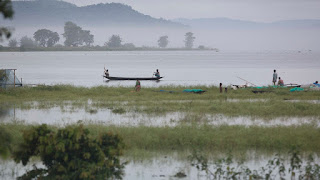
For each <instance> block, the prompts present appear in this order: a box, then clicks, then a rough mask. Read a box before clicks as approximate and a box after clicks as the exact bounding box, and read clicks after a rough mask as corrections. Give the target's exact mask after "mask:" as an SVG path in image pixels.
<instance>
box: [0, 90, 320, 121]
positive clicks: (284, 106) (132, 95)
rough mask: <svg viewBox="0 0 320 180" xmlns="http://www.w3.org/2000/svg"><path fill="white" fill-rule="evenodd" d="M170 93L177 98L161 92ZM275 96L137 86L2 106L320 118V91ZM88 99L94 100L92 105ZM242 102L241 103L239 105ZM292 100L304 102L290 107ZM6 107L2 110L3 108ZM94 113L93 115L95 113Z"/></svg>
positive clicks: (36, 94)
mask: <svg viewBox="0 0 320 180" xmlns="http://www.w3.org/2000/svg"><path fill="white" fill-rule="evenodd" d="M184 89H203V90H206V91H207V92H206V93H203V94H193V93H183V92H182V91H183V90H184ZM160 90H170V91H174V92H173V93H168V92H160ZM266 90H269V91H272V92H271V93H262V94H254V93H252V92H251V91H252V89H240V90H229V92H228V93H227V94H225V93H223V94H220V93H219V89H218V88H217V87H213V86H193V87H184V86H165V87H159V88H143V89H142V90H141V91H140V92H134V91H133V87H103V86H98V87H92V88H85V87H75V86H70V85H56V86H38V87H24V88H15V89H9V90H1V91H0V103H1V104H2V106H5V107H8V106H9V105H14V106H15V107H18V108H21V109H28V108H39V109H49V108H51V107H54V106H60V107H61V108H62V109H63V108H64V107H66V106H68V105H69V106H72V108H85V109H86V110H87V111H88V112H93V113H94V111H95V110H97V109H103V108H108V109H112V110H113V111H114V113H120V114H121V113H125V112H133V113H143V114H151V115H163V114H165V113H170V112H188V113H189V112H191V113H196V114H203V113H206V114H224V115H226V116H250V117H259V118H265V119H270V118H276V117H320V111H319V109H320V104H314V103H308V102H303V101H304V100H320V92H319V91H306V92H289V88H268V89H266ZM88 100H90V101H92V103H91V104H89V103H88ZM234 100H236V101H234ZM287 100H301V101H302V102H295V103H293V102H289V101H287ZM0 108H1V107H0ZM90 110H93V111H90Z"/></svg>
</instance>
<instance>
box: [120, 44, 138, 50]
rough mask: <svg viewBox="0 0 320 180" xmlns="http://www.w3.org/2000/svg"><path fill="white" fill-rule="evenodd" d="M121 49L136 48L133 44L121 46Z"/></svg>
mask: <svg viewBox="0 0 320 180" xmlns="http://www.w3.org/2000/svg"><path fill="white" fill-rule="evenodd" d="M122 47H124V48H126V49H134V48H136V46H135V45H134V44H133V43H125V44H123V45H122Z"/></svg>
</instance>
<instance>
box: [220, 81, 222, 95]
mask: <svg viewBox="0 0 320 180" xmlns="http://www.w3.org/2000/svg"><path fill="white" fill-rule="evenodd" d="M220 93H222V83H220Z"/></svg>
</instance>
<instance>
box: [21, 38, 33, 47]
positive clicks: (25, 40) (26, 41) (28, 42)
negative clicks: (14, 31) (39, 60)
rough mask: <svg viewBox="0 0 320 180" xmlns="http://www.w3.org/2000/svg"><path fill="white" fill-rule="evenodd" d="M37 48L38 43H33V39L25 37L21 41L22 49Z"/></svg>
mask: <svg viewBox="0 0 320 180" xmlns="http://www.w3.org/2000/svg"><path fill="white" fill-rule="evenodd" d="M35 46H36V43H35V42H34V41H33V39H32V38H29V37H27V36H24V37H22V38H21V39H20V47H23V48H31V47H35Z"/></svg>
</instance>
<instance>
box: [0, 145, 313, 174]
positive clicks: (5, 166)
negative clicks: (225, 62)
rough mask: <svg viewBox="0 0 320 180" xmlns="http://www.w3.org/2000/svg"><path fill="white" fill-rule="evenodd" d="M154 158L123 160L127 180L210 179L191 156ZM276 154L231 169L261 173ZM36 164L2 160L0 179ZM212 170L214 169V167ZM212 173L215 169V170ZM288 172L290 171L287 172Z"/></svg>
mask: <svg viewBox="0 0 320 180" xmlns="http://www.w3.org/2000/svg"><path fill="white" fill-rule="evenodd" d="M160 154H161V155H159V154H158V155H157V156H153V157H150V158H142V159H140V158H133V157H129V156H126V157H123V158H122V160H124V161H128V162H129V163H128V164H127V165H126V166H125V169H124V172H125V174H124V176H123V179H125V180H127V179H128V180H136V179H137V180H138V179H139V180H149V179H177V178H175V177H174V176H175V175H176V174H177V173H178V172H183V173H184V174H186V177H185V178H184V179H200V180H202V179H207V176H206V174H205V173H204V172H200V171H198V170H197V169H196V168H195V167H194V166H192V165H191V162H190V160H189V159H188V157H187V155H182V156H181V155H179V152H173V153H170V154H162V153H160ZM222 157H224V158H225V157H226V155H225V154H224V153H218V154H216V155H213V156H211V158H210V159H209V164H211V165H212V164H213V163H214V162H217V160H218V159H219V158H222ZM274 157H275V156H274V154H268V153H267V154H265V153H262V152H256V151H247V152H246V153H245V155H244V157H236V158H234V159H233V163H232V164H231V165H230V166H231V167H237V166H238V165H239V163H240V164H242V166H246V167H248V168H249V169H250V170H259V169H260V168H261V167H266V166H265V165H266V164H268V161H269V160H271V159H273V158H274ZM281 157H282V158H283V159H284V161H283V162H284V165H285V167H286V168H288V167H290V157H289V156H288V155H284V156H281ZM301 160H302V161H303V162H304V164H303V166H305V163H306V162H307V155H303V156H302V159H301ZM314 161H315V162H316V163H319V158H318V157H317V156H316V157H315V159H314ZM32 164H35V165H36V166H37V167H41V168H43V165H42V164H41V162H39V161H33V162H32V163H29V164H28V165H27V166H22V164H16V163H14V162H13V161H12V160H0V179H6V180H11V179H12V180H13V179H16V178H17V177H19V176H21V175H23V174H24V173H25V172H26V171H28V170H30V169H32V168H33V167H32ZM209 168H213V166H210V167H209ZM211 170H212V169H211ZM287 170H288V169H287ZM286 175H287V176H286V178H289V175H290V174H289V173H287V174H286Z"/></svg>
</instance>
